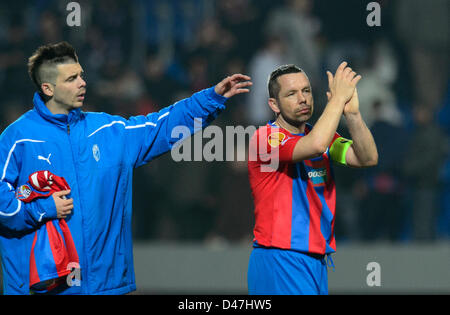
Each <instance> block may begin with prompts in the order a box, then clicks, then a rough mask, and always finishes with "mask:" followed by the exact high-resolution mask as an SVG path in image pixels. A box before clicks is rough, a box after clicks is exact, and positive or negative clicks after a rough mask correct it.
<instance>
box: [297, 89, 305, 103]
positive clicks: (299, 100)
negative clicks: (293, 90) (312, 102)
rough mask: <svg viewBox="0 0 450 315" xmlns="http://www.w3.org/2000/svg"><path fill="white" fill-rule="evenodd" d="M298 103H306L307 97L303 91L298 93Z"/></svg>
mask: <svg viewBox="0 0 450 315" xmlns="http://www.w3.org/2000/svg"><path fill="white" fill-rule="evenodd" d="M298 102H299V103H304V102H306V97H305V96H304V95H303V92H302V91H300V92H298Z"/></svg>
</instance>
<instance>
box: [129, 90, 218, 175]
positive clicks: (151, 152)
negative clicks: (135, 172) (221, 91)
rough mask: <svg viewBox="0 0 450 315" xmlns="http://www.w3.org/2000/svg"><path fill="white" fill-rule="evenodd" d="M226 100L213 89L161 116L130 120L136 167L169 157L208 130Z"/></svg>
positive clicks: (164, 111) (131, 154)
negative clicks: (181, 144) (175, 147)
mask: <svg viewBox="0 0 450 315" xmlns="http://www.w3.org/2000/svg"><path fill="white" fill-rule="evenodd" d="M226 100H227V98H226V97H224V96H221V95H218V94H217V93H216V92H215V91H214V87H211V88H209V89H205V90H202V91H200V92H197V93H195V94H193V95H192V96H191V97H189V98H186V99H183V100H181V101H179V102H177V103H175V104H173V105H171V106H168V107H166V108H163V109H162V110H161V111H159V112H156V113H151V114H148V115H147V116H135V117H131V118H130V119H129V120H128V121H127V125H126V127H125V129H127V132H126V137H127V145H128V152H129V155H130V159H131V161H132V163H133V165H134V167H138V166H141V165H143V164H145V163H147V162H149V161H151V160H152V159H153V158H155V157H157V156H160V155H162V154H164V153H166V152H167V151H169V150H171V149H172V147H173V145H174V144H175V143H176V142H178V141H180V140H182V139H185V138H186V137H188V136H190V135H192V134H194V132H196V131H198V130H200V129H201V128H204V127H206V126H208V125H209V124H210V123H211V122H212V121H213V120H214V119H215V118H216V117H217V116H218V114H219V113H220V112H222V111H223V110H224V109H225V105H224V104H225V102H226ZM200 126H201V128H200ZM180 131H189V132H184V133H182V132H180Z"/></svg>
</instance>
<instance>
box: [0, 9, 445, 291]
mask: <svg viewBox="0 0 450 315" xmlns="http://www.w3.org/2000/svg"><path fill="white" fill-rule="evenodd" d="M69 2H70V1H61V0H58V1H56V0H54V1H53V0H39V1H22V0H16V1H12V2H9V1H8V2H6V1H2V2H1V3H0V90H1V95H2V98H1V101H0V102H1V106H0V131H3V130H4V128H5V127H6V126H7V125H8V124H10V123H11V122H13V121H14V120H15V119H17V118H18V117H19V116H20V115H21V114H22V113H24V112H25V111H27V110H29V109H30V108H31V99H32V93H33V92H34V88H33V86H32V83H31V81H30V80H29V78H28V75H27V69H26V62H27V58H28V57H29V56H30V55H31V53H32V52H33V51H34V50H35V49H36V48H37V47H38V46H39V45H41V44H45V43H50V42H57V41H60V40H67V41H69V42H70V43H72V44H73V45H74V46H75V47H76V49H77V52H78V55H79V58H80V63H81V64H82V66H83V68H84V70H85V72H86V74H87V83H88V86H87V99H86V102H85V104H86V105H85V108H84V109H85V110H87V111H105V112H108V113H111V114H119V115H123V116H125V117H128V116H130V115H138V114H146V113H148V112H151V111H156V110H159V109H160V108H162V107H165V106H167V105H170V104H172V103H174V102H175V101H176V100H178V99H181V98H184V97H186V96H189V95H190V94H192V93H193V92H195V91H198V90H200V89H203V88H206V87H209V86H212V85H214V84H215V83H217V82H219V80H221V79H222V78H223V77H225V76H226V75H228V74H231V73H238V72H240V73H245V74H249V75H250V76H252V79H253V82H254V86H253V88H252V91H251V93H250V94H249V95H245V96H244V95H242V96H237V97H235V98H233V99H232V100H230V101H229V102H228V106H227V110H226V111H225V112H224V113H223V114H222V115H221V116H220V117H219V118H218V119H217V120H216V121H215V124H217V125H218V126H221V127H223V128H225V126H227V125H234V126H237V125H241V126H249V125H254V126H260V125H263V124H264V123H265V122H266V121H267V120H268V119H271V117H272V115H271V113H270V112H268V107H267V106H266V101H265V98H266V97H267V96H266V91H265V83H266V80H267V75H268V74H269V73H270V71H271V70H272V69H273V68H274V67H276V66H277V65H280V64H286V63H296V64H298V65H299V66H301V67H302V68H303V69H304V70H305V71H306V72H307V73H308V75H309V77H310V80H311V82H312V86H313V92H314V96H315V104H316V105H315V106H316V110H315V116H314V119H317V114H318V113H319V114H320V113H321V112H322V109H323V106H324V104H325V101H326V97H325V91H326V76H325V70H328V69H329V70H333V71H334V69H335V68H336V67H337V65H338V64H339V62H340V61H341V60H346V61H348V62H349V63H350V65H351V66H352V67H353V68H354V69H356V71H357V72H359V73H361V74H362V76H363V80H362V81H361V83H360V84H359V87H358V91H359V95H360V106H361V111H362V114H363V117H364V118H365V120H366V122H367V123H368V125H369V127H370V128H371V130H372V132H373V134H374V137H375V140H376V143H377V146H378V150H379V156H380V158H379V165H378V166H377V167H375V168H372V169H367V170H352V169H344V168H339V167H336V168H335V175H336V182H337V191H338V194H337V214H336V239H337V246H338V253H337V254H336V255H335V264H336V271H335V272H332V271H331V270H330V293H440V292H446V293H449V292H450V271H449V269H448V263H449V261H450V249H449V248H450V247H449V246H448V245H449V240H450V154H449V152H450V150H449V147H450V146H449V139H450V82H449V80H448V74H449V72H450V71H449V55H450V44H449V41H450V27H449V22H448V21H449V12H450V2H449V1H448V0H433V1H425V0H379V1H377V3H379V4H380V6H381V26H379V27H377V26H375V27H369V26H368V25H367V22H366V18H367V15H368V14H369V13H370V11H367V10H366V7H367V4H368V3H369V2H371V1H366V0H346V1H331V0H327V1H325V0H321V1H318V0H316V1H310V0H293V1H270V0H258V1H256V0H253V1H252V0H226V1H225V0H224V1H219V0H217V1H216V0H180V1H176V0H170V1H169V0H164V1H162V0H161V1H158V0H154V1H140V0H136V1H119V0H104V1H77V2H78V3H79V4H80V7H81V26H72V27H70V26H68V25H67V22H66V17H67V15H68V14H69V13H70V12H69V11H67V10H66V5H67V3H69ZM314 119H313V121H314ZM338 131H339V132H341V133H342V134H343V135H347V131H346V127H345V123H344V121H343V123H342V124H341V125H340V127H339V129H338ZM224 142H225V141H224ZM204 143H205V141H204ZM236 149H237V150H245V148H242V147H237V148H236ZM252 211H253V210H252V200H251V193H250V188H249V185H248V181H247V170H246V163H245V162H239V161H236V162H206V161H192V162H178V163H176V162H174V161H173V160H172V159H171V156H170V153H169V154H166V155H164V156H163V157H161V158H159V159H157V160H155V161H152V162H151V163H150V164H148V165H146V166H144V167H141V168H140V169H138V170H137V171H136V172H135V182H134V214H133V216H134V217H133V233H134V234H133V235H134V240H135V241H134V243H135V265H136V277H137V285H138V293H169V294H170V293H188V294H190V293H245V292H246V266H247V261H248V255H249V253H250V250H251V241H252V225H253V213H252ZM371 261H375V262H378V263H379V264H380V266H381V276H382V285H381V287H376V288H373V287H369V286H368V285H367V284H366V276H367V274H368V273H369V271H368V270H367V269H366V266H367V264H368V263H369V262H371ZM0 290H1V289H0Z"/></svg>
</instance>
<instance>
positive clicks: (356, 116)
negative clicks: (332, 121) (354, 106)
mask: <svg viewBox="0 0 450 315" xmlns="http://www.w3.org/2000/svg"><path fill="white" fill-rule="evenodd" d="M344 117H345V119H347V120H356V119H361V118H362V117H361V113H360V111H359V110H358V111H357V112H346V111H344Z"/></svg>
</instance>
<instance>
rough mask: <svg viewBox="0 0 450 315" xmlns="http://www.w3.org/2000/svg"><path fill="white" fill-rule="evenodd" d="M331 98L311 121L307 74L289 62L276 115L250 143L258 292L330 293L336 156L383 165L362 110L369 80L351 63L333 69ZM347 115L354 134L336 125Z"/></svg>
mask: <svg viewBox="0 0 450 315" xmlns="http://www.w3.org/2000/svg"><path fill="white" fill-rule="evenodd" d="M327 75H328V81H329V91H328V92H327V96H328V104H327V106H326V107H325V109H324V111H323V113H322V115H321V116H320V118H319V119H318V121H317V122H316V124H315V125H314V128H313V126H311V125H310V124H308V123H307V121H308V120H309V119H310V118H311V116H312V113H313V109H314V104H313V96H312V88H311V86H310V82H309V80H308V77H307V76H306V74H305V73H304V72H303V71H302V70H301V69H300V68H298V67H296V66H295V65H286V66H281V67H279V68H278V69H276V70H275V71H273V72H272V73H271V75H270V77H269V83H268V88H269V106H270V108H271V109H272V110H273V111H274V113H275V115H276V119H275V120H274V121H270V122H269V123H268V124H267V125H266V126H264V127H261V128H259V129H258V130H257V131H256V132H255V134H254V136H253V137H252V139H251V141H250V151H249V161H248V171H249V180H250V186H251V189H252V194H253V198H254V204H255V227H254V248H253V251H252V254H251V256H250V261H249V269H248V290H249V293H250V294H327V293H328V280H327V279H328V277H327V263H326V258H327V257H326V255H329V254H331V253H333V252H335V251H336V243H335V238H334V221H335V206H336V190H335V184H334V180H333V171H332V167H331V161H333V162H336V163H340V164H344V165H348V166H352V167H368V166H373V165H376V164H377V163H378V153H377V149H376V145H375V142H374V140H373V137H372V135H371V133H370V131H369V129H368V128H367V126H366V124H365V123H364V121H363V119H362V117H361V114H360V112H359V102H358V95H357V92H356V85H357V83H358V81H359V80H360V79H361V76H360V75H357V74H356V73H355V72H354V71H353V70H352V69H351V68H350V67H348V65H347V63H346V62H343V63H342V64H341V65H340V66H339V67H338V69H337V70H336V73H335V75H334V76H333V75H332V74H331V73H330V72H327ZM342 115H344V117H345V119H346V122H347V125H348V129H349V132H350V135H351V136H352V140H348V139H344V138H342V137H341V136H340V135H339V134H338V133H337V132H336V129H337V127H338V124H339V120H340V119H341V116H342Z"/></svg>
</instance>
